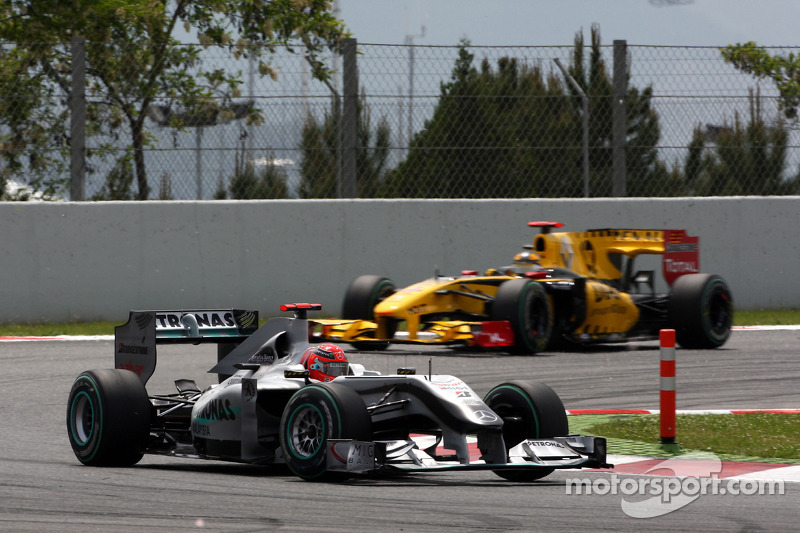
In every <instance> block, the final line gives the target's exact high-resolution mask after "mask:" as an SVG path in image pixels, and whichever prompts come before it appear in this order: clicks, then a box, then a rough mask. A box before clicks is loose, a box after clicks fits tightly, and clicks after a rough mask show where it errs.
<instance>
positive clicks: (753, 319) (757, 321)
mask: <svg viewBox="0 0 800 533" xmlns="http://www.w3.org/2000/svg"><path fill="white" fill-rule="evenodd" d="M733 323H734V325H736V326H786V325H793V324H800V309H759V310H756V311H740V310H738V309H737V310H736V311H735V312H734V315H733Z"/></svg>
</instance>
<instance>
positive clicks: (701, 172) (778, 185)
mask: <svg viewBox="0 0 800 533" xmlns="http://www.w3.org/2000/svg"><path fill="white" fill-rule="evenodd" d="M748 118H749V121H748V122H747V124H743V123H742V119H741V117H740V116H739V114H738V113H736V114H735V116H734V120H733V123H728V122H726V123H724V124H723V125H722V126H721V127H720V128H718V129H717V130H715V131H714V134H713V136H711V137H709V135H708V132H707V131H703V129H701V128H700V127H699V126H698V127H697V128H695V130H694V133H693V137H692V141H691V143H690V145H689V151H688V153H687V156H686V161H685V165H684V175H685V178H686V184H687V185H688V187H689V190H688V193H689V194H691V195H697V196H711V195H790V194H798V193H800V178H799V177H798V176H793V177H788V178H787V177H786V176H785V175H784V174H785V169H786V152H787V149H788V141H789V134H788V131H787V128H786V125H785V123H784V121H783V120H781V119H780V118H778V120H776V121H775V122H774V123H773V124H772V125H769V124H767V122H766V121H765V120H764V117H763V114H762V111H761V98H760V96H759V94H758V93H756V94H753V93H752V92H751V94H750V109H749V117H748Z"/></svg>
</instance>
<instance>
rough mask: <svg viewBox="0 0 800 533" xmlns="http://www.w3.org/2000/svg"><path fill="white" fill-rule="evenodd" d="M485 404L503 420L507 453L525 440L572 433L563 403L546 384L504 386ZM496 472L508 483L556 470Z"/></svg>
mask: <svg viewBox="0 0 800 533" xmlns="http://www.w3.org/2000/svg"><path fill="white" fill-rule="evenodd" d="M483 401H484V403H485V404H486V405H488V406H489V408H491V410H492V411H494V412H495V414H497V415H498V416H499V417H500V418H502V419H503V440H504V441H505V445H506V453H508V450H510V449H511V448H513V447H514V446H516V445H517V444H519V443H520V442H522V441H523V440H525V439H536V438H549V437H563V436H565V435H568V434H569V422H568V420H567V412H566V410H565V409H564V404H563V403H562V402H561V398H559V397H558V394H556V392H555V391H554V390H553V389H551V388H550V387H548V386H547V385H545V384H544V383H539V382H529V381H509V382H507V383H502V384H500V385H498V386H496V387H495V388H493V389H492V390H490V391H489V393H488V394H487V395H486V397H485V398H484V399H483ZM494 472H495V474H497V475H498V476H500V477H502V478H504V479H507V480H509V481H535V480H537V479H540V478H543V477H545V476H548V475H550V474H551V473H553V469H552V468H543V469H541V470H538V469H537V470H527V469H526V470H495V471H494Z"/></svg>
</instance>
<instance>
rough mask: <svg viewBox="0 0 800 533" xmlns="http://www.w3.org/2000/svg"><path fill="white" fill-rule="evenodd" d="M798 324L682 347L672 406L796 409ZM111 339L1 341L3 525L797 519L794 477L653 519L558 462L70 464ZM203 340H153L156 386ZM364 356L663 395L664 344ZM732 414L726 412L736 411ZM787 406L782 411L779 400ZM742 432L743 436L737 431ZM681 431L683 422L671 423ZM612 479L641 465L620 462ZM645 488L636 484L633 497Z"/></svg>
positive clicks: (322, 527)
mask: <svg viewBox="0 0 800 533" xmlns="http://www.w3.org/2000/svg"><path fill="white" fill-rule="evenodd" d="M799 338H800V332H799V331H791V330H790V331H785V330H778V331H735V332H734V333H733V335H732V337H731V340H730V341H729V342H728V344H726V345H725V346H724V347H723V348H722V349H718V350H709V351H691V350H682V349H678V350H677V369H678V370H677V383H678V386H677V391H678V392H677V404H678V408H679V409H797V408H800V387H798V383H800V364H799V363H798V357H799V356H800V350H799V349H798V346H800V342H799ZM111 354H112V341H111V340H109V339H103V340H87V341H63V340H58V341H33V342H0V365H2V369H3V372H2V377H0V444H1V446H0V531H36V532H41V531H53V532H63V531H75V532H78V531H80V532H87V531H115V532H127V531H131V532H132V531H137V532H138V531H165V532H174V531H194V530H197V531H203V530H205V531H353V532H362V531H363V532H367V531H369V532H373V531H437V532H440V531H459V532H463V531H554V530H594V531H603V530H607V531H640V530H644V529H646V530H650V531H670V532H673V531H689V530H705V531H761V530H763V531H767V530H776V529H783V530H787V531H790V530H795V529H796V527H797V509H798V507H799V506H800V505H799V504H800V483H797V482H787V483H786V484H785V490H784V494H782V495H776V494H772V495H770V494H764V495H757V494H755V495H741V494H740V495H733V494H730V493H728V494H725V495H721V494H703V495H701V496H700V497H698V498H697V499H695V500H694V501H693V502H692V503H690V504H689V505H686V506H685V507H682V508H680V509H679V510H676V511H674V512H671V513H668V514H665V515H663V516H659V517H655V518H639V519H637V518H631V517H630V516H628V515H627V514H626V513H625V512H623V509H622V504H623V501H624V500H632V499H635V498H636V496H623V495H620V494H619V493H618V494H612V493H610V492H608V493H605V494H598V493H594V494H591V495H586V494H582V495H576V494H574V493H573V494H567V479H569V478H576V477H579V478H585V479H589V480H591V481H595V480H599V479H606V480H607V479H610V476H611V475H612V474H610V473H608V472H583V471H561V472H556V473H554V474H552V475H550V476H548V477H547V478H545V479H544V480H541V481H538V482H534V483H511V482H507V481H504V480H502V479H501V478H499V477H497V476H495V475H494V474H493V473H491V472H453V473H430V474H419V475H415V476H408V477H401V478H390V479H374V478H366V479H365V478H359V479H351V480H349V481H347V482H344V483H342V484H320V483H309V482H304V481H301V480H299V479H297V478H295V477H293V476H291V475H287V474H286V472H284V471H282V470H279V469H274V468H267V467H252V466H247V465H236V464H230V463H222V462H213V461H199V460H189V459H172V458H167V457H157V456H146V457H145V458H144V459H143V460H142V462H141V463H139V465H137V466H135V467H132V468H90V467H85V466H82V465H80V464H79V463H78V461H77V460H76V459H75V457H74V456H73V454H72V450H71V449H70V446H69V443H68V441H67V436H66V427H65V422H64V419H65V411H66V399H67V395H68V392H69V388H70V386H71V384H72V381H73V379H74V378H75V377H76V376H77V375H78V374H79V373H80V372H81V371H83V370H87V369H93V368H108V367H110V366H112V355H111ZM214 357H215V352H214V348H213V347H212V346H200V347H194V346H165V347H159V365H158V368H157V370H156V374H155V376H154V377H153V378H152V379H151V381H150V382H149V383H148V389H149V390H150V391H151V392H154V393H158V392H167V391H170V390H172V381H173V380H174V379H177V378H192V379H196V380H197V381H198V383H199V384H201V385H204V384H210V383H211V382H212V381H213V376H211V375H208V374H205V370H206V369H208V368H209V367H210V366H211V365H212V364H213V360H214ZM351 360H353V361H355V362H361V363H364V364H365V365H366V366H367V367H368V368H374V369H376V370H380V371H382V372H393V371H394V369H395V368H397V367H401V366H403V367H408V366H415V367H416V368H417V369H418V372H420V373H422V372H427V371H428V368H429V365H430V367H432V369H433V372H434V373H439V374H454V375H456V376H459V377H461V378H463V379H464V380H465V381H466V382H467V383H469V384H470V385H472V387H473V388H474V389H475V390H476V392H478V393H479V394H484V393H486V392H487V391H488V390H489V388H491V387H492V386H494V385H496V384H498V383H500V382H502V381H504V380H507V379H511V378H516V379H528V380H539V381H543V382H545V383H548V384H549V385H550V386H552V387H553V388H554V389H555V390H556V391H557V392H558V393H559V395H560V396H561V397H562V399H563V401H564V404H565V406H566V407H567V409H658V407H659V405H658V383H659V379H658V368H659V362H658V361H659V348H658V344H657V343H642V344H638V345H625V346H605V347H602V346H597V347H593V348H590V349H588V350H583V351H580V352H578V351H576V352H559V353H552V354H545V355H539V356H533V357H512V356H508V355H502V354H489V353H481V352H473V353H467V352H457V351H453V350H450V349H443V348H437V349H419V348H412V347H409V346H394V347H391V348H390V349H389V350H388V351H386V352H384V353H363V354H355V353H351ZM731 416H735V415H731ZM776 416H780V415H776ZM743 438H746V436H743ZM678 439H679V440H680V435H678ZM620 478H621V479H624V478H633V479H636V480H639V479H643V478H644V476H636V475H633V476H631V475H627V474H626V475H621V476H620ZM640 499H641V498H640Z"/></svg>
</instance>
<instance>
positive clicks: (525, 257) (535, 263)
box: [514, 252, 542, 270]
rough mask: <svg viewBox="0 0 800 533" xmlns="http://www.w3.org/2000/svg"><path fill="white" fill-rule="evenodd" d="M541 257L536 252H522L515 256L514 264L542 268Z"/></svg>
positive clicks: (530, 268)
mask: <svg viewBox="0 0 800 533" xmlns="http://www.w3.org/2000/svg"><path fill="white" fill-rule="evenodd" d="M541 263H542V261H541V258H540V257H539V256H538V255H537V254H535V253H534V252H520V253H518V254H517V255H515V256H514V266H515V267H517V268H523V269H528V270H538V269H539V268H541Z"/></svg>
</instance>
